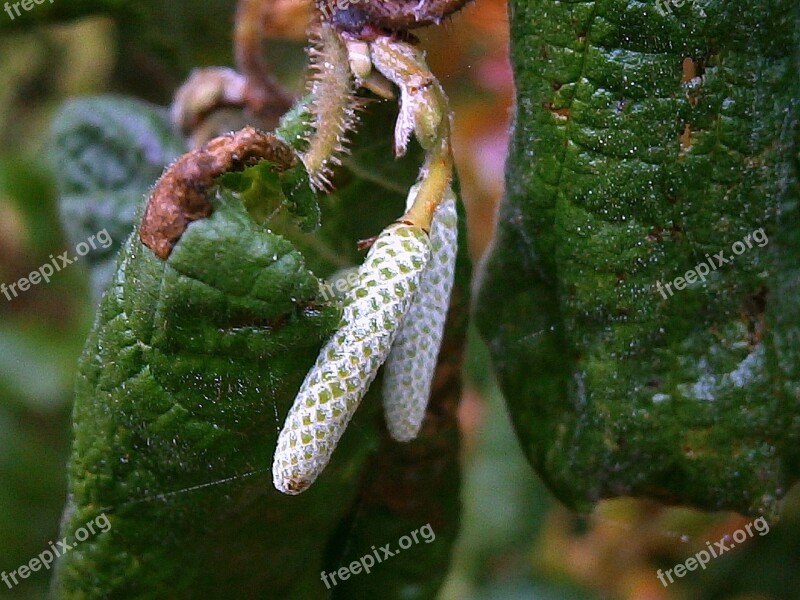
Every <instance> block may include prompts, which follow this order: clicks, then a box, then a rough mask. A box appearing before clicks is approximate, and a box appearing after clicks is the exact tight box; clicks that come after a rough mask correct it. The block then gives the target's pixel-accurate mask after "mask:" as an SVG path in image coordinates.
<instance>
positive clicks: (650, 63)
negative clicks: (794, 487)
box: [477, 0, 800, 512]
mask: <svg viewBox="0 0 800 600" xmlns="http://www.w3.org/2000/svg"><path fill="white" fill-rule="evenodd" d="M701 7H702V8H701ZM668 8H671V9H672V13H671V14H669V13H668V14H666V15H665V16H661V15H660V14H659V13H658V11H657V9H656V6H655V4H653V3H646V4H636V3H633V4H631V3H628V2H623V1H621V0H606V1H603V2H596V3H583V2H567V3H564V2H552V1H550V0H516V1H514V2H512V3H511V16H512V22H511V25H512V40H513V44H512V58H513V62H514V65H515V75H516V85H517V94H518V96H517V111H518V112H517V116H516V125H515V132H514V141H513V146H512V148H511V154H510V160H509V167H508V168H509V171H508V177H507V181H508V191H507V194H508V197H507V199H506V201H505V203H504V206H503V208H502V211H501V224H500V228H499V231H498V238H497V240H496V244H495V247H494V250H493V252H492V255H491V257H490V259H489V262H488V266H487V272H486V278H485V279H484V281H483V287H482V292H481V297H480V301H479V306H478V313H477V316H478V324H479V327H480V329H481V331H482V334H483V336H484V337H485V339H486V341H487V343H488V345H489V347H490V350H491V353H492V357H493V359H494V362H495V365H496V367H497V370H498V373H499V377H500V382H501V387H502V388H503V391H504V393H505V395H506V398H507V400H508V404H509V407H510V410H511V413H512V418H513V420H514V423H515V427H516V429H517V432H518V434H519V436H520V439H521V441H522V444H523V447H524V449H525V452H526V453H527V454H528V456H529V458H530V460H531V461H532V463H533V464H534V466H535V467H536V469H537V470H538V472H539V473H540V474H541V476H542V477H543V478H544V480H545V481H546V482H547V483H548V485H549V486H550V487H551V489H552V490H553V491H554V492H555V493H556V494H557V495H558V496H559V497H560V498H561V499H562V500H563V501H564V502H566V503H567V504H569V505H570V506H572V507H576V508H580V509H587V508H588V507H589V506H591V504H592V503H593V502H595V501H597V500H598V499H600V498H603V497H613V496H619V495H636V496H648V497H653V498H659V499H662V500H666V501H669V502H677V503H685V504H692V505H695V506H698V507H701V508H705V509H734V510H739V511H743V512H758V511H762V510H765V511H768V512H772V511H773V510H775V508H776V502H777V501H778V500H779V499H780V498H781V497H782V496H783V495H784V493H785V492H786V490H787V488H788V487H789V486H790V485H791V484H792V483H793V482H794V481H796V479H797V477H798V474H800V450H798V449H799V448H800V444H799V443H798V442H800V355H799V354H798V352H800V345H798V339H800V300H798V286H800V273H799V272H798V258H800V253H799V252H798V243H800V241H799V240H800V236H798V230H799V229H798V228H799V227H800V213H798V188H797V185H798V183H797V182H798V170H797V156H798V149H799V148H800V146H798V135H797V119H798V106H797V98H798V97H800V85H799V83H800V82H799V78H798V72H799V71H800V69H798V63H797V59H796V55H795V53H796V49H797V47H798V42H800V33H799V32H800V28H799V27H798V10H800V9H798V5H797V3H796V2H794V1H793V0H770V1H768V2H762V3H757V4H754V3H752V2H747V1H745V0H737V1H733V2H732V1H729V0H725V1H723V0H720V1H716V0H712V1H708V2H702V3H695V4H690V3H686V4H685V5H683V6H682V7H681V8H677V7H674V6H671V5H670V6H668ZM765 15H768V18H767V17H765ZM762 228H763V232H764V234H765V235H766V237H767V238H768V240H769V242H768V244H766V243H765V244H753V243H751V246H752V247H751V248H749V249H746V250H745V251H744V252H742V253H741V254H740V255H738V256H734V252H733V251H732V245H733V244H734V243H736V242H737V241H740V240H744V239H745V238H747V236H749V235H751V234H752V233H753V232H754V231H756V230H759V229H762ZM759 241H763V240H759ZM751 242H752V238H751ZM720 251H724V252H725V257H727V258H731V257H733V258H734V260H732V261H731V262H730V263H728V264H724V265H722V266H720V267H719V268H718V270H714V271H712V272H711V273H710V274H709V276H708V277H707V279H706V281H705V282H702V281H697V282H696V283H692V284H690V285H689V286H688V287H687V288H686V289H683V290H678V291H675V288H674V287H673V288H672V290H673V294H674V295H669V294H668V293H666V292H665V293H664V294H663V295H662V293H661V292H660V291H659V288H658V284H659V282H660V283H661V284H662V285H663V284H666V283H668V282H672V280H673V279H675V278H676V277H682V276H683V275H684V274H685V273H686V272H687V271H689V270H690V269H694V268H695V266H696V265H698V264H700V263H702V262H705V261H706V260H707V259H708V255H715V254H717V253H719V252H720ZM664 296H666V298H665V297H664Z"/></svg>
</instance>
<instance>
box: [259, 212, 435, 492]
mask: <svg viewBox="0 0 800 600" xmlns="http://www.w3.org/2000/svg"><path fill="white" fill-rule="evenodd" d="M430 254H431V245H430V239H429V238H428V234H427V233H426V232H425V231H424V230H423V229H422V228H420V227H417V226H415V225H410V224H406V223H394V224H392V225H390V226H389V227H387V228H386V229H385V230H384V231H383V232H381V234H380V236H378V239H377V240H376V241H375V243H374V244H373V246H372V248H371V249H370V251H369V254H367V257H366V259H365V260H364V264H362V265H361V267H360V268H359V271H358V275H359V281H358V284H357V285H356V286H355V287H353V288H352V289H351V290H350V291H349V292H348V294H347V297H346V299H345V302H344V312H343V315H342V322H341V325H340V328H339V330H338V331H336V333H334V334H333V336H332V337H331V338H330V339H329V340H328V342H327V343H326V344H325V346H324V347H323V348H322V350H321V351H320V354H319V356H318V357H317V362H316V363H315V364H314V366H313V368H312V369H311V370H310V371H309V372H308V374H307V375H306V378H305V380H304V381H303V385H302V386H301V387H300V391H299V392H298V394H297V397H296V398H295V401H294V404H293V405H292V407H291V409H290V410H289V414H288V415H287V417H286V422H285V423H284V426H283V429H282V430H281V433H280V435H279V436H278V445H277V449H276V451H275V459H274V461H273V464H272V477H273V482H274V484H275V487H276V488H277V489H278V490H279V491H281V492H283V493H285V494H299V493H300V492H302V491H304V490H306V489H307V488H308V487H309V486H310V485H311V484H312V483H313V482H314V480H315V479H316V478H317V476H318V475H319V474H320V473H321V472H322V470H323V469H324V468H325V466H326V465H327V464H328V461H329V460H330V458H331V455H332V454H333V450H334V449H335V448H336V444H337V443H338V442H339V439H340V438H341V437H342V434H343V433H344V430H345V428H346V427H347V424H348V423H349V422H350V419H351V418H352V416H353V414H354V413H355V411H356V409H357V408H358V405H359V404H360V402H361V399H362V398H363V397H364V394H366V392H367V390H368V389H369V386H370V384H371V383H372V381H373V380H374V379H375V375H376V374H377V372H378V369H379V368H380V366H381V365H382V364H383V363H384V361H385V360H386V357H387V356H388V354H389V350H390V349H391V346H392V343H393V342H394V339H395V337H396V335H397V331H398V329H399V327H400V324H401V323H402V322H403V318H404V317H405V315H406V313H407V312H408V309H409V307H410V306H411V303H412V301H413V299H414V296H415V294H416V293H417V290H418V288H419V282H420V279H421V277H422V273H423V272H424V270H425V267H426V266H427V265H428V262H429V260H430Z"/></svg>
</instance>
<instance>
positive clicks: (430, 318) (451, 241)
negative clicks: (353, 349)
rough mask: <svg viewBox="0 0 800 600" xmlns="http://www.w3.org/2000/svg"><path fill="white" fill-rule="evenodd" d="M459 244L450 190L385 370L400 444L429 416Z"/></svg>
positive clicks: (387, 404)
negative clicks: (420, 276)
mask: <svg viewBox="0 0 800 600" xmlns="http://www.w3.org/2000/svg"><path fill="white" fill-rule="evenodd" d="M457 244H458V216H457V214H456V198H455V194H454V193H453V191H452V190H448V192H447V195H446V196H445V197H444V199H443V200H442V203H441V204H440V205H439V207H438V208H437V209H436V212H435V213H434V217H433V225H432V227H431V260H430V262H429V263H428V267H427V268H426V269H425V271H424V273H423V274H422V279H421V280H420V284H419V291H418V292H417V295H416V296H415V297H414V301H413V302H412V303H411V307H410V308H409V310H408V313H407V314H406V317H405V319H404V320H403V324H402V325H401V327H400V331H399V332H398V334H397V338H396V339H395V342H394V344H393V346H392V350H391V352H390V353H389V358H388V359H387V360H386V365H385V367H384V377H383V406H384V412H385V415H386V427H387V428H388V430H389V433H390V435H391V436H392V437H393V438H394V439H395V440H397V441H399V442H408V441H411V440H413V439H414V438H416V437H417V434H418V433H419V430H420V428H421V427H422V421H423V419H424V417H425V409H426V408H427V406H428V400H429V398H430V394H431V386H432V384H433V376H434V373H435V371H436V360H437V358H438V356H439V349H440V347H441V344H442V336H443V334H444V325H445V321H446V318H447V309H448V306H449V304H450V293H451V292H452V290H453V279H454V276H455V266H456V252H457Z"/></svg>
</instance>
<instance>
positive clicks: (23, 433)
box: [0, 0, 800, 600]
mask: <svg viewBox="0 0 800 600" xmlns="http://www.w3.org/2000/svg"><path fill="white" fill-rule="evenodd" d="M270 2H271V5H272V10H273V12H272V13H271V15H270V18H269V21H268V22H265V23H264V29H265V30H266V31H267V33H268V34H269V35H270V37H271V39H270V40H269V41H268V42H267V44H266V46H265V48H266V56H267V58H268V60H269V61H270V62H271V63H272V64H273V65H274V66H275V67H276V71H277V72H278V75H279V76H280V77H281V79H282V80H283V81H284V82H285V83H286V85H287V86H289V87H290V88H292V89H293V90H294V91H296V92H299V91H300V90H301V89H302V84H303V80H302V77H303V64H304V60H305V57H304V53H303V45H304V37H303V32H304V28H305V24H306V23H307V19H308V7H307V6H306V4H304V3H303V2H302V1H301V0H270ZM130 4H133V3H125V2H115V1H112V0H106V1H105V2H103V1H100V2H89V1H86V0H77V1H73V0H69V2H68V0H56V2H54V3H52V4H50V3H45V4H42V5H34V7H33V9H32V10H31V11H29V12H28V13H25V14H23V15H22V16H20V17H17V18H15V19H14V20H13V21H12V20H11V19H10V18H9V16H8V15H7V13H0V282H6V283H11V282H14V281H16V280H17V279H19V278H20V277H24V276H26V275H27V274H29V273H30V272H31V271H33V270H34V269H36V268H38V267H39V266H40V265H42V264H43V263H45V262H48V261H49V260H50V259H49V256H50V255H56V254H60V253H61V252H63V251H64V250H67V249H71V246H70V244H69V242H68V241H67V239H66V236H65V234H64V233H63V228H62V225H61V223H60V220H59V211H58V206H57V194H56V190H55V185H54V183H53V175H52V172H53V165H52V164H51V160H50V158H49V156H50V155H49V152H48V144H49V139H50V138H49V136H50V123H51V120H52V117H53V115H54V114H55V112H56V110H57V109H58V108H59V106H60V105H61V104H62V103H63V102H64V100H65V99H67V98H70V97H74V96H82V95H91V94H100V93H109V92H112V93H119V94H126V95H133V96H136V97H139V98H143V99H146V100H149V101H152V102H155V103H158V104H161V105H164V106H167V105H168V104H169V103H170V101H171V98H172V95H173V94H174V92H175V90H176V88H177V87H178V86H179V85H180V84H181V83H182V81H184V80H185V78H186V77H187V76H188V74H189V72H190V70H191V69H192V68H193V67H199V66H211V65H230V64H231V62H232V52H231V30H232V26H233V14H234V9H235V3H234V2H231V1H229V0H213V1H212V2H209V3H204V4H203V6H202V8H199V7H198V6H197V4H196V3H189V2H186V1H177V2H176V1H173V2H155V1H143V2H138V3H135V7H131V6H129V5H130ZM420 37H421V38H422V40H423V43H424V45H425V47H426V48H427V49H428V58H429V63H430V66H431V67H432V69H433V71H434V72H435V73H436V74H437V75H438V76H439V78H440V79H441V81H442V83H443V84H444V86H445V88H446V90H447V92H448V94H449V95H450V98H451V101H452V105H453V108H454V112H455V150H456V158H457V162H458V168H459V173H460V177H461V181H462V187H463V192H464V199H465V203H466V206H467V211H468V216H469V230H470V250H471V253H472V256H473V258H474V260H475V261H476V262H477V261H479V259H480V257H481V255H482V253H483V252H484V250H485V249H486V247H487V245H488V244H489V243H490V242H491V237H492V231H493V225H494V223H493V220H494V215H495V210H496V206H497V203H498V202H499V200H500V198H501V195H502V187H503V164H504V158H505V152H506V144H507V140H508V129H509V126H510V121H511V118H510V117H511V110H512V102H513V81H512V76H511V69H510V65H509V63H508V52H507V46H508V20H507V14H506V6H505V1H504V0H478V1H477V2H476V3H475V4H473V5H472V6H470V7H469V8H468V9H466V10H464V11H463V12H462V13H461V14H459V15H458V16H456V17H455V18H453V19H451V20H449V21H448V22H447V23H445V24H444V25H443V26H442V27H440V28H438V29H436V30H428V31H423V32H422V33H421V34H420ZM92 312H93V302H92V299H91V293H90V286H89V279H88V274H87V272H86V270H85V265H81V264H76V265H73V266H71V267H69V268H67V269H65V270H64V271H62V272H59V273H58V274H57V275H56V276H55V277H54V278H53V280H52V281H51V282H50V283H49V284H40V285H38V286H34V287H33V288H32V289H31V290H30V291H28V292H26V293H24V294H21V295H19V297H17V298H12V300H10V301H9V300H7V299H6V298H5V297H4V296H0V571H13V570H14V569H16V568H17V567H18V566H19V565H21V564H23V563H25V562H27V561H28V560H30V558H31V557H34V556H36V555H37V554H39V553H40V552H41V551H42V550H43V549H45V548H46V547H47V546H48V545H49V543H50V541H54V540H55V539H57V537H58V535H57V532H58V523H59V519H60V515H61V510H62V507H63V503H64V494H65V486H66V481H65V463H66V459H67V453H68V446H69V437H70V432H69V425H70V422H69V419H70V404H71V400H72V384H73V378H74V375H75V366H76V360H77V357H78V355H79V353H80V350H81V346H82V342H83V339H84V337H85V335H86V333H87V332H88V329H89V327H90V324H91V318H92ZM465 370H466V380H467V388H466V392H465V394H464V398H463V401H462V404H461V409H460V419H461V424H462V430H463V441H464V444H463V465H464V477H465V480H464V487H463V490H462V500H463V504H464V510H465V512H464V523H463V531H462V534H461V538H460V540H459V543H458V545H457V547H456V550H455V555H454V560H453V564H452V568H451V572H450V575H449V577H448V580H447V583H446V585H445V587H444V589H443V590H442V593H441V598H442V600H456V599H458V600H460V599H467V600H470V599H474V600H478V599H480V600H484V599H487V600H488V599H509V600H513V599H522V598H526V599H528V598H530V599H539V598H542V599H550V598H575V599H580V598H623V599H631V600H633V599H636V600H645V599H648V600H667V599H673V598H674V599H682V598H709V599H716V598H720V599H722V598H738V599H748V600H755V599H783V598H787V599H789V598H800V528H799V527H798V525H800V494H798V493H797V490H795V493H794V494H792V495H790V497H789V498H788V500H787V503H786V510H785V514H784V517H783V519H782V520H781V522H780V523H779V524H774V525H773V526H772V527H771V528H770V532H769V533H768V534H767V535H764V536H763V537H761V536H756V537H753V538H752V539H748V540H747V541H746V542H745V543H743V544H742V545H741V547H738V548H737V549H736V550H735V551H733V552H730V553H728V554H725V555H724V556H722V557H720V558H719V559H716V560H714V561H712V562H711V563H710V564H709V566H708V568H707V570H705V571H694V572H691V573H688V574H687V575H686V576H685V577H683V578H681V579H679V580H677V582H676V583H675V584H673V585H670V586H669V587H668V588H665V587H664V586H663V585H662V584H661V583H660V581H659V579H658V578H657V577H656V570H657V569H662V570H666V569H669V568H672V567H673V566H674V565H675V564H677V563H679V562H683V561H684V560H685V559H686V558H687V557H689V556H692V555H693V554H694V553H696V552H697V551H699V550H702V549H704V548H705V547H706V542H711V543H712V544H713V542H714V541H717V540H719V539H721V538H722V537H723V536H724V535H726V534H731V533H732V532H733V531H735V530H736V529H738V528H740V527H742V526H743V525H744V524H746V523H748V522H749V521H750V519H747V518H743V517H741V516H738V515H733V514H715V515H707V514H701V513H698V512H694V511H691V510H686V509H674V508H673V509H670V508H664V507H660V506H658V505H655V504H652V503H647V502H642V501H636V500H616V501H609V502H604V503H602V504H601V505H600V506H599V507H598V508H597V510H596V511H595V512H594V513H593V514H590V515H578V514H574V513H571V512H570V511H568V510H566V509H564V508H563V507H561V506H559V505H558V504H557V503H556V502H555V501H554V500H553V499H552V497H551V496H550V494H549V493H548V492H547V490H546V489H545V488H544V487H543V485H542V484H541V483H540V481H539V480H538V479H537V477H536V475H535V474H534V472H533V470H532V469H531V468H530V466H529V465H528V464H527V463H526V461H525V460H524V458H523V457H522V454H521V452H520V450H519V448H518V445H517V442H516V439H515V438H514V434H513V431H512V429H511V425H510V422H509V420H508V417H507V415H506V414H505V409H504V406H503V401H502V398H501V397H500V396H499V394H498V391H497V388H496V386H495V384H494V382H493V380H492V375H491V371H490V366H489V364H488V360H487V355H486V353H485V351H484V348H483V347H482V345H481V343H480V341H479V340H478V339H477V337H476V336H475V335H472V336H471V340H470V348H469V353H468V360H467V363H466V369H465ZM48 578H49V573H48V572H46V571H42V572H38V573H35V574H33V576H32V577H31V578H30V579H27V580H25V581H24V583H22V584H21V585H19V586H17V587H15V588H14V589H13V590H8V589H6V586H5V585H3V584H0V599H3V598H21V599H38V598H44V597H45V594H46V589H47V584H48Z"/></svg>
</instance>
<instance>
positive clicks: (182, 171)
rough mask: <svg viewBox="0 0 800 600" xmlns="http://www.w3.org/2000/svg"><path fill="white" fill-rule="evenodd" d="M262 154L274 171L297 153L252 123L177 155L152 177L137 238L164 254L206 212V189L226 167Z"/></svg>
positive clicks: (237, 168) (208, 209)
mask: <svg viewBox="0 0 800 600" xmlns="http://www.w3.org/2000/svg"><path fill="white" fill-rule="evenodd" d="M262 160H269V161H272V162H273V163H275V165H276V168H277V169H278V170H279V171H285V170H287V169H289V168H291V167H293V166H294V165H296V164H297V161H298V159H297V155H296V154H295V153H294V151H293V150H292V149H291V148H290V147H289V146H288V145H287V144H285V143H284V142H282V141H280V140H279V139H278V138H276V137H275V136H274V135H272V134H269V133H263V132H261V131H258V130H256V129H255V128H253V127H245V128H244V129H242V130H240V131H237V132H234V133H229V134H227V135H223V136H220V137H217V138H214V139H213V140H211V141H209V142H208V143H207V144H205V145H204V146H203V147H201V148H198V149H197V150H192V151H191V152H187V153H186V154H184V155H183V156H181V157H180V158H179V159H178V160H176V161H175V162H174V163H173V164H172V165H170V166H169V167H168V168H167V170H166V171H165V172H164V174H163V175H162V176H161V178H160V179H159V180H158V181H157V182H156V185H155V187H154V188H153V192H152V193H151V194H150V199H149V200H148V202H147V208H146V209H145V212H144V218H143V219H142V225H141V227H140V228H139V238H140V239H141V240H142V243H143V244H144V245H145V246H147V247H148V248H150V250H152V251H153V253H154V254H155V255H156V256H158V257H159V258H161V259H162V260H166V259H167V258H168V257H169V255H170V252H172V247H173V246H174V245H175V244H176V243H177V242H178V240H179V239H180V237H181V236H182V235H183V232H184V231H186V228H187V227H188V226H189V223H191V222H192V221H197V220H199V219H204V218H207V217H208V216H209V215H210V214H211V210H212V206H211V201H210V200H209V199H208V196H207V192H208V189H209V188H210V187H211V186H212V185H213V184H214V182H215V179H216V178H217V177H219V176H220V175H222V174H223V173H227V172H229V171H243V170H244V169H245V168H246V167H249V166H252V165H254V164H256V163H258V162H260V161H262Z"/></svg>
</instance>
